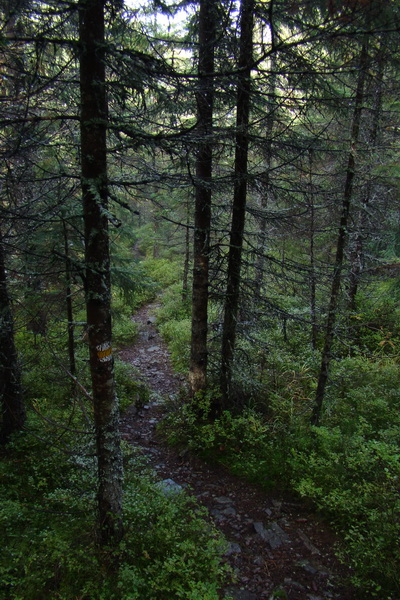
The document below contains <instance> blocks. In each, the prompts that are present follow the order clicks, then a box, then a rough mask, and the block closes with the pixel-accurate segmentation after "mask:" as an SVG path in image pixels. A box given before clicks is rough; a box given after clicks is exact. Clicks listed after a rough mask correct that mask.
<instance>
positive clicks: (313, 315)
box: [308, 149, 318, 350]
mask: <svg viewBox="0 0 400 600" xmlns="http://www.w3.org/2000/svg"><path fill="white" fill-rule="evenodd" d="M308 157H309V165H308V166H309V183H308V206H309V209H310V229H309V240H310V245H309V252H310V279H309V286H310V321H311V348H312V349H313V350H316V348H317V335H318V325H317V309H316V304H317V301H316V290H317V275H316V272H315V248H314V242H315V209H314V186H313V166H314V165H313V151H312V150H311V149H310V150H309V151H308Z"/></svg>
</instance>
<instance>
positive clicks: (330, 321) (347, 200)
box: [311, 42, 368, 425]
mask: <svg viewBox="0 0 400 600" xmlns="http://www.w3.org/2000/svg"><path fill="white" fill-rule="evenodd" d="M367 66H368V53H367V44H366V42H365V43H364V44H363V46H362V49H361V54H360V71H359V75H358V81H357V89H356V93H355V104H354V112H353V119H352V127H351V138H350V152H349V156H348V162H347V169H346V180H345V186H344V192H343V202H342V212H341V217H340V225H339V232H338V239H337V243H336V258H335V266H334V271H333V278H332V285H331V294H330V301H329V308H328V317H327V322H326V328H325V342H324V347H323V350H322V358H321V367H320V371H319V377H318V384H317V391H316V394H315V404H314V410H313V413H312V417H311V422H312V424H313V425H319V422H320V418H321V413H322V406H323V402H324V397H325V388H326V384H327V382H328V375H329V367H330V362H331V357H332V344H333V339H334V331H335V323H336V316H337V307H338V301H339V295H340V286H341V280H342V270H343V262H344V256H345V248H346V240H347V231H348V224H349V214H350V207H351V203H352V199H353V183H354V177H355V171H356V151H357V145H358V141H359V135H360V123H361V114H362V110H363V102H364V84H365V77H366V72H367Z"/></svg>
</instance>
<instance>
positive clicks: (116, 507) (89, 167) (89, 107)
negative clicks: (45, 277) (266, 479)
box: [79, 0, 123, 545]
mask: <svg viewBox="0 0 400 600" xmlns="http://www.w3.org/2000/svg"><path fill="white" fill-rule="evenodd" d="M79 11H80V13H79V17H80V52H81V54H80V93H81V161H82V195H83V213H84V228H85V265H86V312H87V325H88V341H89V351H90V372H91V380H92V393H93V401H94V420H95V433H96V445H97V458H98V479H99V488H98V509H99V519H100V541H101V543H102V544H103V545H115V544H116V543H118V541H119V540H120V539H121V537H122V533H123V528H122V480H123V472H122V456H121V449H120V433H119V410H118V402H117V397H116V394H115V385H114V359H113V355H112V348H111V310H110V305H111V285H110V257H109V237H108V220H107V196H108V190H107V144H106V130H107V99H106V89H105V66H104V46H105V39H104V0H80V4H79Z"/></svg>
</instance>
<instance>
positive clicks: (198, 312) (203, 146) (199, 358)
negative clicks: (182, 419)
mask: <svg viewBox="0 0 400 600" xmlns="http://www.w3.org/2000/svg"><path fill="white" fill-rule="evenodd" d="M215 4H216V3H215V2H214V0H200V12H199V63H198V78H199V79H198V90H197V93H196V101H197V119H198V127H197V133H198V135H199V149H198V153H197V157H196V182H195V183H196V195H195V216H194V240H193V294H192V337H191V350H190V370H189V384H190V390H191V393H192V394H195V393H196V392H199V391H200V390H204V389H205V388H206V385H207V358H208V352H207V331H208V286H209V252H210V228H211V178H212V161H213V156H212V141H211V140H210V135H211V133H212V126H213V100H214V82H213V72H214V43H215V30H216V15H217V11H216V10H215Z"/></svg>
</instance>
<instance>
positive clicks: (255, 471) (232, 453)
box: [160, 391, 284, 487]
mask: <svg viewBox="0 0 400 600" xmlns="http://www.w3.org/2000/svg"><path fill="white" fill-rule="evenodd" d="M212 404H213V392H212V391H211V392H209V393H207V394H202V393H199V394H197V395H196V397H195V398H194V399H192V400H188V401H186V402H184V403H183V404H181V405H180V406H179V407H176V406H174V409H173V410H171V411H170V412H168V414H167V416H166V417H165V419H164V421H163V422H162V424H161V426H160V430H161V431H162V432H163V433H164V434H165V436H166V437H167V439H168V442H169V443H170V444H172V445H179V446H184V447H187V448H189V449H190V450H192V451H193V452H195V453H197V454H198V455H200V456H202V457H203V458H205V459H207V460H211V461H218V462H221V463H222V464H225V465H227V466H229V469H230V470H231V471H232V472H234V473H236V474H237V475H241V476H244V477H246V478H247V479H248V480H250V481H253V482H255V483H258V484H260V485H262V486H264V487H271V486H273V485H278V484H282V483H283V482H282V478H281V473H282V461H283V460H284V457H283V456H282V455H281V449H282V448H283V446H282V445H280V444H278V443H277V441H276V440H277V439H278V436H276V437H275V436H273V435H272V432H273V429H274V424H273V423H272V422H268V421H267V420H266V419H265V417H264V416H263V415H260V414H259V413H257V412H256V411H254V410H253V409H251V408H247V409H245V410H244V411H243V412H242V413H239V414H236V415H234V414H232V413H231V412H229V411H224V412H223V413H222V414H221V415H220V416H219V417H217V418H215V419H211V418H209V415H210V411H211V406H212ZM274 440H275V445H274Z"/></svg>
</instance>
